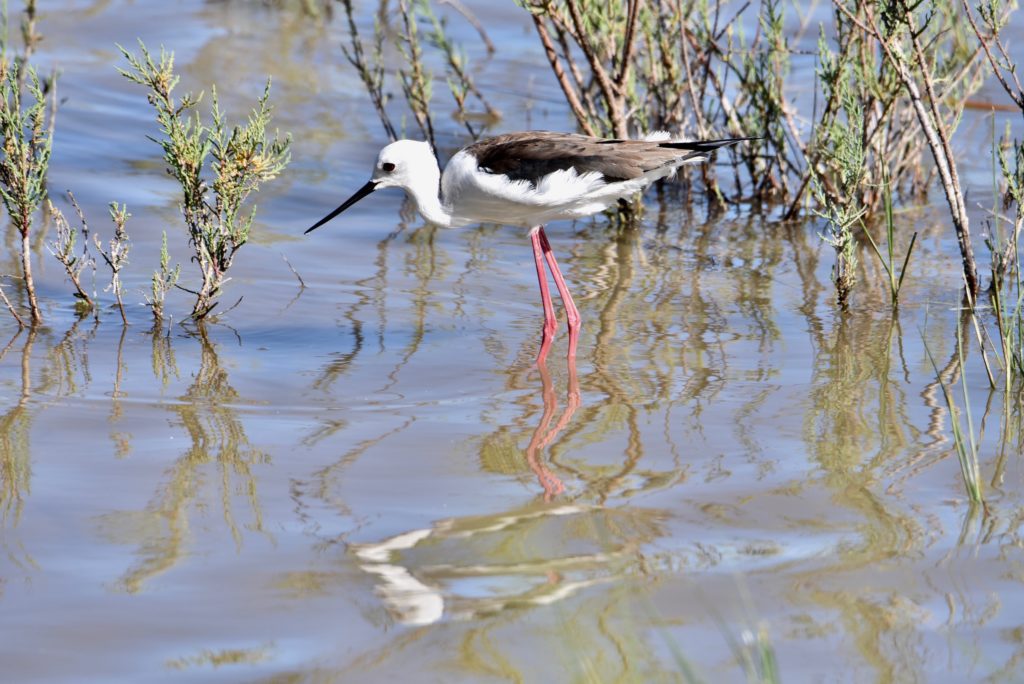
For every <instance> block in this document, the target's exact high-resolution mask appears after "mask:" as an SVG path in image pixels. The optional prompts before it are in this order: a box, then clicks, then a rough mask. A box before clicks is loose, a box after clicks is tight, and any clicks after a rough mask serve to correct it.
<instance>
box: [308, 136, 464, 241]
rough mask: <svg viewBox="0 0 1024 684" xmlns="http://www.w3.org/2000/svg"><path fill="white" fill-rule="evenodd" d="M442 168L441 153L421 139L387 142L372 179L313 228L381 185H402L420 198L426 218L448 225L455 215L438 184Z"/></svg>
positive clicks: (418, 201)
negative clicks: (446, 208) (448, 210)
mask: <svg viewBox="0 0 1024 684" xmlns="http://www.w3.org/2000/svg"><path fill="white" fill-rule="evenodd" d="M440 179H441V170H440V169H439V168H438V166H437V157H435V156H434V150H433V148H431V147H430V145H429V144H428V143H425V142H420V141H418V140H396V141H395V142H393V143H391V144H390V145H386V146H385V147H384V148H383V149H382V150H381V151H380V154H378V155H377V164H376V165H375V166H374V167H373V175H372V176H371V177H370V180H369V182H368V183H367V184H366V185H364V186H363V187H361V188H359V190H357V191H356V192H355V194H354V195H352V196H351V197H349V198H348V199H347V200H345V202H344V203H342V205H341V206H340V207H338V208H337V209H335V210H334V211H332V212H331V213H330V214H328V215H327V216H325V217H323V218H322V219H320V220H319V221H318V222H317V223H316V224H315V225H313V227H312V228H310V229H309V230H307V231H306V232H307V233H308V232H310V231H312V230H315V229H317V228H319V227H320V226H322V225H323V224H325V223H327V222H328V221H330V220H331V219H332V218H334V217H335V216H337V215H338V214H340V213H341V212H343V211H345V210H346V209H348V208H349V207H351V206H352V205H353V204H355V203H356V202H358V201H359V200H361V199H363V198H364V197H366V196H367V195H369V194H370V193H371V192H373V191H374V190H379V189H381V188H402V189H403V190H405V191H406V192H407V193H409V195H410V196H411V197H412V198H413V200H414V201H415V202H416V208H417V209H418V210H419V212H420V214H422V215H423V217H424V218H425V219H427V220H428V221H430V222H432V223H437V224H439V225H448V224H449V223H450V222H451V217H450V216H448V215H447V213H446V212H445V211H444V210H443V209H442V208H441V203H440V200H439V198H438V188H439V184H440Z"/></svg>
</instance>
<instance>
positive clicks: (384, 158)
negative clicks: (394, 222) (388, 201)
mask: <svg viewBox="0 0 1024 684" xmlns="http://www.w3.org/2000/svg"><path fill="white" fill-rule="evenodd" d="M440 173H441V172H440V171H439V170H438V168H437V157H435V156H434V150H433V149H432V148H431V147H430V145H429V144H428V143H425V142H420V141H419V140H396V141H395V142H393V143H391V144H390V145H386V146H385V147H384V148H383V149H382V150H381V151H380V154H378V155H377V165H376V166H375V167H374V168H373V181H374V182H376V183H377V187H378V188H403V189H405V190H408V191H409V192H410V193H414V192H415V191H418V190H419V188H420V187H422V186H424V185H425V184H427V185H426V187H429V188H430V189H431V191H432V192H433V193H434V194H435V195H436V194H437V180H438V178H440Z"/></svg>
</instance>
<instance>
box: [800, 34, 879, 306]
mask: <svg viewBox="0 0 1024 684" xmlns="http://www.w3.org/2000/svg"><path fill="white" fill-rule="evenodd" d="M822 42H823V41H822ZM848 71H849V64H848V63H846V62H843V61H841V60H839V59H837V58H836V57H834V56H832V55H831V54H830V53H829V52H828V50H827V49H825V50H823V52H822V54H821V67H820V69H819V74H820V75H821V80H822V82H823V83H824V84H825V88H826V90H827V92H828V93H829V99H834V100H835V101H836V102H838V103H839V104H838V107H837V109H838V111H839V113H841V114H842V115H843V116H842V118H840V117H838V116H837V117H833V118H831V119H830V120H829V121H828V123H827V124H825V125H824V127H823V128H822V130H821V131H820V133H819V135H820V142H819V144H820V145H821V148H822V158H823V159H825V160H827V161H828V163H827V164H826V165H825V168H826V169H827V170H815V175H814V177H813V180H812V183H813V187H814V196H815V198H816V199H817V202H818V205H819V206H820V207H821V209H819V210H817V212H816V213H817V214H818V215H819V216H821V217H822V218H824V219H825V221H826V229H825V232H824V233H823V234H822V236H821V237H822V239H824V240H825V241H826V242H828V243H829V244H830V245H832V248H833V249H834V250H835V253H836V261H835V265H834V266H833V268H832V282H833V283H834V284H835V286H836V297H837V300H838V304H839V306H840V308H843V309H845V308H846V307H847V305H848V302H849V296H850V292H851V290H852V289H853V286H854V285H855V284H856V282H857V241H856V238H855V237H854V233H855V230H856V229H857V228H858V227H860V226H861V217H862V216H863V215H864V213H865V211H866V210H865V209H864V208H863V207H861V206H860V205H859V202H858V197H859V195H858V192H857V190H858V188H859V187H860V186H861V184H862V182H863V180H864V130H863V111H862V110H861V109H860V106H859V102H858V101H857V99H856V98H855V97H854V94H853V91H852V90H851V88H850V75H849V73H847V72H848Z"/></svg>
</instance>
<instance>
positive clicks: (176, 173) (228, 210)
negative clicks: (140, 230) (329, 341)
mask: <svg viewBox="0 0 1024 684" xmlns="http://www.w3.org/2000/svg"><path fill="white" fill-rule="evenodd" d="M139 50H140V53H141V56H136V55H135V54H133V53H131V52H129V51H128V50H126V49H125V48H123V47H122V48H121V52H122V54H123V55H124V57H125V59H126V60H127V61H128V64H129V67H130V68H128V69H121V70H119V71H120V72H121V74H122V75H123V76H124V77H125V78H127V79H128V80H130V81H132V82H134V83H138V84H140V85H142V86H145V87H146V88H147V89H148V90H149V93H148V98H149V102H150V104H151V105H152V106H153V108H154V109H155V110H156V114H157V117H156V118H157V122H158V123H159V124H160V129H161V131H162V133H163V136H164V137H163V139H161V140H159V141H157V142H158V143H159V144H160V146H161V148H162V149H163V152H164V161H165V162H167V164H168V173H170V175H172V176H173V177H174V178H175V180H177V181H178V183H179V184H180V185H181V190H182V204H181V211H182V215H183V216H184V218H185V225H186V228H187V229H188V235H189V242H190V244H191V245H192V247H193V249H194V252H195V255H194V257H193V261H195V262H196V264H197V265H198V266H199V270H200V275H201V278H202V280H201V284H200V286H199V289H198V290H189V292H192V293H193V294H194V295H195V297H196V300H195V304H194V306H193V307H192V314H191V315H192V318H193V319H195V320H202V319H204V318H206V317H207V316H209V315H210V314H211V313H212V312H213V310H214V308H215V307H216V306H217V304H218V298H219V297H220V295H221V293H222V288H223V287H224V284H225V283H226V282H227V280H228V278H227V273H228V269H230V268H231V264H232V262H233V261H234V258H235V254H236V253H237V252H238V250H239V249H241V247H242V246H243V245H244V244H245V243H246V242H248V240H249V231H250V229H251V228H252V222H253V219H254V218H255V212H256V209H255V207H253V208H251V209H249V210H248V212H246V211H244V210H243V205H244V204H245V202H246V200H247V198H248V197H249V195H250V194H251V193H253V192H255V191H257V190H258V189H259V187H260V185H261V184H262V183H265V182H267V181H270V180H272V179H273V178H275V177H276V176H277V175H278V174H279V173H280V172H281V171H282V170H283V169H284V168H285V166H286V165H287V164H288V161H289V148H290V146H291V138H290V136H288V135H285V136H283V137H282V136H281V135H280V134H279V133H277V132H275V133H274V134H273V136H270V135H269V134H268V132H267V127H268V125H269V124H270V121H271V114H272V107H271V106H270V81H269V79H268V81H267V84H266V87H265V88H264V90H263V95H261V96H260V98H259V100H258V101H257V104H256V106H255V107H254V108H253V110H252V111H251V112H250V114H249V117H248V121H247V122H246V124H245V125H242V126H233V127H229V126H228V125H227V123H226V120H225V115H224V113H223V112H222V111H221V110H220V106H219V103H218V101H217V91H216V90H214V91H213V93H212V100H213V103H212V111H211V118H212V121H211V122H210V123H205V122H204V119H203V117H202V116H201V115H200V113H199V110H198V105H199V102H200V100H201V98H202V95H201V94H200V95H199V96H193V95H192V94H191V93H189V94H186V95H183V96H182V97H181V99H180V100H178V99H176V98H175V96H174V88H175V86H176V85H177V83H178V76H176V75H175V74H174V55H173V53H171V54H168V53H167V52H165V51H164V50H163V49H162V48H161V50H160V55H159V58H158V59H156V60H154V58H153V55H151V54H150V53H149V51H148V50H147V49H146V46H145V45H144V44H143V43H142V42H141V41H140V42H139ZM211 176H212V177H211ZM211 195H212V197H211Z"/></svg>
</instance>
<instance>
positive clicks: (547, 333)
mask: <svg viewBox="0 0 1024 684" xmlns="http://www.w3.org/2000/svg"><path fill="white" fill-rule="evenodd" d="M543 231H544V229H543V228H542V227H540V226H538V227H537V229H536V230H531V231H530V242H531V243H532V244H533V260H534V262H535V263H536V266H537V282H538V283H540V301H541V304H542V305H543V306H544V332H543V334H542V337H541V340H540V353H539V354H537V365H538V366H543V365H544V361H545V359H547V356H548V350H549V349H550V348H551V341H552V340H553V339H554V337H555V329H556V328H557V327H558V321H557V320H556V319H555V305H554V303H553V302H552V301H551V290H550V289H548V276H547V273H545V271H544V258H543V255H544V252H543V248H542V246H541V239H540V237H539V235H541V234H543ZM544 242H545V243H546V242H547V239H546V238H545V240H544ZM548 249H549V250H550V249H551V248H550V247H548ZM556 282H557V281H556Z"/></svg>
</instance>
